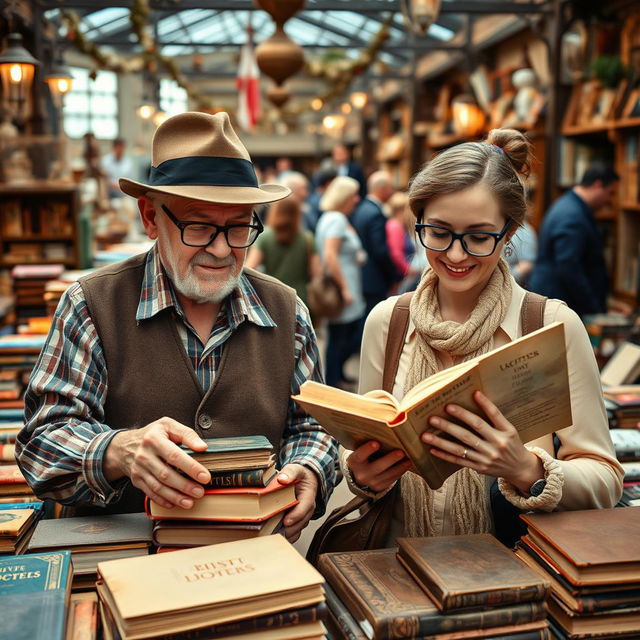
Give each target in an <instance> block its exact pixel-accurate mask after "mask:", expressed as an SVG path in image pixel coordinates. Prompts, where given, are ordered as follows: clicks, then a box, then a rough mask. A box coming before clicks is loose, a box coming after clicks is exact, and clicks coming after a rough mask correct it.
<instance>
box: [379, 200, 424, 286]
mask: <svg viewBox="0 0 640 640" xmlns="http://www.w3.org/2000/svg"><path fill="white" fill-rule="evenodd" d="M387 206H388V208H389V219H388V220H387V223H386V232H387V247H388V248H389V255H390V256H391V260H393V264H394V265H395V267H396V270H397V271H398V274H399V275H400V276H401V277H402V279H403V281H405V280H407V279H411V280H413V279H415V277H416V275H417V271H415V270H414V269H413V268H412V266H411V260H412V258H413V254H414V253H415V251H416V247H415V245H414V243H413V242H412V240H411V236H410V235H409V230H408V228H407V227H408V224H409V215H410V212H409V196H407V194H406V193H404V192H402V191H397V192H396V193H394V194H393V195H392V196H391V197H390V198H389V201H388V202H387Z"/></svg>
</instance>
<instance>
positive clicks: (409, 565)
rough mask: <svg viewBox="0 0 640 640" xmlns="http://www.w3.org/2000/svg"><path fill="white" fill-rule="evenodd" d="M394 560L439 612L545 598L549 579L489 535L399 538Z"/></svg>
mask: <svg viewBox="0 0 640 640" xmlns="http://www.w3.org/2000/svg"><path fill="white" fill-rule="evenodd" d="M397 542H398V547H399V551H398V559H399V560H400V562H402V564H403V565H404V566H405V567H406V569H407V570H408V571H409V573H410V574H411V575H412V576H413V577H414V579H415V580H416V582H417V583H418V585H419V586H420V587H422V588H423V589H424V591H425V592H426V593H427V595H429V596H430V597H431V599H432V600H433V601H434V602H435V603H436V606H437V607H438V608H439V609H440V611H455V610H457V609H465V608H470V607H480V606H483V607H484V606H489V607H491V606H501V605H505V604H515V603H518V602H532V601H537V600H544V599H545V598H546V597H547V595H548V594H549V589H550V585H549V581H548V580H547V581H545V580H542V579H541V578H540V575H539V574H537V573H536V572H535V571H532V570H531V568H529V567H527V566H526V565H525V564H524V563H523V562H522V561H521V560H519V559H518V558H517V557H516V556H515V555H514V553H513V552H512V551H509V549H507V548H506V547H505V546H504V545H502V544H501V543H500V542H498V540H496V538H494V537H493V536H492V535H490V534H488V533H481V534H475V535H466V536H437V537H433V538H398V539H397Z"/></svg>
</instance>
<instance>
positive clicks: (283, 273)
mask: <svg viewBox="0 0 640 640" xmlns="http://www.w3.org/2000/svg"><path fill="white" fill-rule="evenodd" d="M246 266H247V267H248V268H250V269H258V268H260V267H263V269H264V273H266V274H267V275H270V276H272V277H274V278H277V279H278V280H280V282H284V283H285V284H288V285H289V286H290V287H293V288H294V289H295V290H296V293H297V294H298V296H299V297H300V299H301V300H302V302H304V303H305V304H307V283H308V282H309V281H310V280H311V278H312V277H313V276H314V275H316V274H318V273H319V272H320V259H319V257H318V254H317V253H316V250H315V244H314V241H313V234H312V233H311V232H309V231H303V230H302V209H301V207H300V201H299V200H298V199H297V198H294V197H293V196H289V197H288V198H285V199H284V200H280V201H278V202H276V203H274V204H272V205H271V207H269V212H268V214H267V228H266V229H265V230H264V233H262V234H260V235H259V236H258V239H257V240H256V242H255V244H253V245H252V246H251V248H250V249H249V255H248V256H247V262H246Z"/></svg>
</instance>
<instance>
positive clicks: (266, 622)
mask: <svg viewBox="0 0 640 640" xmlns="http://www.w3.org/2000/svg"><path fill="white" fill-rule="evenodd" d="M98 574H99V578H100V579H99V581H98V596H99V599H100V614H101V617H102V622H103V629H104V634H105V640H110V639H111V638H121V640H139V639H140V640H141V639H143V638H161V639H162V640H179V639H180V638H217V637H224V638H234V637H236V636H237V637H238V638H243V637H245V638H246V637H250V638H251V640H294V639H303V638H310V639H311V638H314V639H315V638H318V639H320V638H324V634H325V628H324V626H323V624H322V622H321V620H322V619H323V617H324V615H325V610H326V609H325V605H324V590H323V586H322V585H323V579H322V576H321V575H320V574H319V573H318V572H317V571H316V570H315V569H314V568H313V567H312V566H311V565H310V564H309V563H308V562H307V561H306V560H305V559H304V558H303V557H302V556H300V554H299V553H298V552H297V551H296V550H295V549H294V547H293V546H292V545H291V544H290V543H289V542H287V541H286V540H285V538H284V537H283V536H267V537H264V538H257V539H255V540H238V541H236V542H228V543H224V544H217V545H210V546H206V547H196V548H193V549H183V550H180V551H175V552H173V553H163V554H156V555H151V556H146V557H144V558H130V559H124V560H114V561H112V562H101V563H100V564H99V565H98ZM248 632H250V635H249V636H246V635H243V634H246V633H248Z"/></svg>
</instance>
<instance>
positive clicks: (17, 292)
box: [11, 264, 64, 324]
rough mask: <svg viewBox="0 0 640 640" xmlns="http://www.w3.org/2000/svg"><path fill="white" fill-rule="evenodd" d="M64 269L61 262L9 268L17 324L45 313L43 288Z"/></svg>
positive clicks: (42, 315) (20, 265)
mask: <svg viewBox="0 0 640 640" xmlns="http://www.w3.org/2000/svg"><path fill="white" fill-rule="evenodd" d="M63 271H64V266H63V265H61V264H18V265H16V266H15V267H13V269H12V270H11V277H12V279H13V294H14V297H15V310H16V320H17V322H18V323H19V324H21V323H23V322H27V321H28V319H29V318H41V317H44V316H46V315H47V310H46V304H45V301H44V288H45V284H46V283H47V282H48V281H49V280H54V279H56V278H59V277H60V275H61V274H62V272H63Z"/></svg>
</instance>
